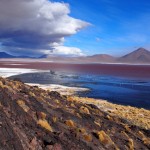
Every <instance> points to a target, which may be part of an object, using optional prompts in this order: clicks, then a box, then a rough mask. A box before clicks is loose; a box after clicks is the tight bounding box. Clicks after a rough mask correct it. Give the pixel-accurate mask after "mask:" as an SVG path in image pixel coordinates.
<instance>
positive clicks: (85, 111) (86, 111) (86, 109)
mask: <svg viewBox="0 0 150 150" xmlns="http://www.w3.org/2000/svg"><path fill="white" fill-rule="evenodd" d="M79 110H80V112H81V113H84V114H90V111H89V109H88V108H87V107H84V106H81V107H80V109H79Z"/></svg>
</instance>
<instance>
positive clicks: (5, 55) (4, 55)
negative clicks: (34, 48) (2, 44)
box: [0, 52, 35, 58]
mask: <svg viewBox="0 0 150 150" xmlns="http://www.w3.org/2000/svg"><path fill="white" fill-rule="evenodd" d="M0 58H35V57H30V56H25V55H20V56H14V55H10V54H8V53H6V52H0Z"/></svg>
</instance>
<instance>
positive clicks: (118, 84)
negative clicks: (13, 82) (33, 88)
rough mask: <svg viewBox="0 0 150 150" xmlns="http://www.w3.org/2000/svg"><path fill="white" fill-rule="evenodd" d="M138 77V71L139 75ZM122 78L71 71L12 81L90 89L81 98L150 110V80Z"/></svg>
mask: <svg viewBox="0 0 150 150" xmlns="http://www.w3.org/2000/svg"><path fill="white" fill-rule="evenodd" d="M135 76H136V72H135ZM135 76H133V74H132V75H131V76H130V74H128V76H122V75H120V74H118V75H117V76H116V75H114V74H110V75H109V74H97V73H93V72H92V73H90V72H89V73H87V72H86V73H85V72H71V71H70V72H69V71H49V72H36V73H25V74H21V75H17V76H13V77H12V78H20V79H21V80H22V81H23V82H28V83H39V84H60V85H65V86H70V87H85V88H89V89H90V91H89V92H81V93H78V94H79V96H83V97H90V98H96V99H105V100H108V101H109V102H112V103H116V104H123V105H130V106H135V107H139V108H146V109H150V79H149V76H146V77H142V76H141V77H139V75H137V76H136V77H135Z"/></svg>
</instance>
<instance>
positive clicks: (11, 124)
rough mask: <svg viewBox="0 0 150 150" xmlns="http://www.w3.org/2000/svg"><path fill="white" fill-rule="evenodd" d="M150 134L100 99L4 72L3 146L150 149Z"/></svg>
mask: <svg viewBox="0 0 150 150" xmlns="http://www.w3.org/2000/svg"><path fill="white" fill-rule="evenodd" d="M149 138H150V130H148V129H147V130H146V129H143V128H141V127H138V126H136V125H133V124H131V123H130V122H128V120H127V119H122V118H119V117H117V116H113V115H110V114H109V113H107V112H104V111H103V110H101V109H99V108H98V107H97V106H96V105H94V104H86V103H82V102H79V101H77V100H75V99H74V98H73V97H67V96H62V95H60V94H59V93H58V92H53V91H51V92H49V91H45V90H43V89H40V88H38V87H31V86H28V85H25V84H23V83H22V82H19V81H11V80H8V79H3V78H0V149H1V150H13V149H14V150H107V149H110V150H113V149H114V150H119V149H120V150H126V149H129V150H134V149H135V150H139V149H141V150H142V149H143V150H148V149H150V142H149V141H150V139H149Z"/></svg>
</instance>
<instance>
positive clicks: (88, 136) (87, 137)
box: [83, 134, 92, 142]
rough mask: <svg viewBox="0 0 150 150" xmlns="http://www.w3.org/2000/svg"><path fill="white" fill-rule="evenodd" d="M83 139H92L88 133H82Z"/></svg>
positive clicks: (89, 140) (88, 140)
mask: <svg viewBox="0 0 150 150" xmlns="http://www.w3.org/2000/svg"><path fill="white" fill-rule="evenodd" d="M83 139H84V140H85V141H87V142H91V141H92V136H91V135H90V134H84V135H83Z"/></svg>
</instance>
